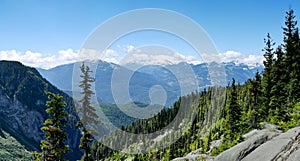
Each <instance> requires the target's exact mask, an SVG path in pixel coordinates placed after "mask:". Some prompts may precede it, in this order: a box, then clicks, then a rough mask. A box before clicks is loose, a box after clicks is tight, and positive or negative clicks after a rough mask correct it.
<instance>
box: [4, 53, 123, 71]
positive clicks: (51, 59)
mask: <svg viewBox="0 0 300 161" xmlns="http://www.w3.org/2000/svg"><path fill="white" fill-rule="evenodd" d="M117 57H118V55H117V53H116V52H115V51H114V50H111V49H108V50H106V51H104V52H96V51H94V50H88V49H83V50H81V53H80V57H79V54H78V52H76V51H74V50H73V49H66V50H59V51H58V53H57V54H55V55H51V56H45V54H42V53H39V52H32V51H29V50H28V51H25V52H23V53H22V52H18V51H16V50H5V51H0V60H11V61H19V62H21V63H23V64H24V65H27V66H31V67H37V68H43V69H50V68H53V67H56V66H59V65H63V64H69V63H74V62H77V61H83V60H95V59H96V60H98V59H99V58H101V59H102V60H104V61H108V62H113V63H117Z"/></svg>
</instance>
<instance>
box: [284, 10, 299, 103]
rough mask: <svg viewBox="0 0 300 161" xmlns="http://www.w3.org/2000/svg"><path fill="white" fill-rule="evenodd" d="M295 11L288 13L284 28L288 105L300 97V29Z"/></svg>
mask: <svg viewBox="0 0 300 161" xmlns="http://www.w3.org/2000/svg"><path fill="white" fill-rule="evenodd" d="M295 18H296V16H295V15H294V10H293V9H291V10H290V11H289V12H286V17H285V19H286V21H285V25H286V26H285V27H284V28H283V34H284V44H283V45H284V49H285V66H286V68H285V69H287V72H286V73H285V75H286V78H287V81H286V83H287V84H288V92H289V95H288V103H289V102H290V101H294V103H295V102H296V101H297V100H298V99H299V97H300V91H299V90H300V83H299V80H300V79H299V78H300V65H299V61H300V60H299V59H300V49H299V47H300V45H299V43H300V42H299V29H298V27H297V21H296V20H295Z"/></svg>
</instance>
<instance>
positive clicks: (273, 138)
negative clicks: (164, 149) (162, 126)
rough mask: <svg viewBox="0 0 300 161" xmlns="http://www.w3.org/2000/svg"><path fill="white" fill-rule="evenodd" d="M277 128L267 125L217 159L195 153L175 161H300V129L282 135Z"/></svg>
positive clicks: (252, 132) (296, 128)
mask: <svg viewBox="0 0 300 161" xmlns="http://www.w3.org/2000/svg"><path fill="white" fill-rule="evenodd" d="M274 127H275V126H271V125H269V124H266V125H265V128H264V129H262V130H253V131H251V132H249V133H248V134H245V135H244V137H245V138H246V140H245V141H244V142H241V143H239V144H237V145H236V146H234V147H232V148H230V149H228V150H226V151H224V152H223V153H221V154H219V155H218V156H216V157H212V156H208V155H204V154H199V153H198V151H199V150H196V151H193V152H191V153H189V154H188V155H187V156H185V157H182V158H176V159H174V160H176V161H179V160H199V159H200V160H201V159H203V160H207V161H299V160H300V159H299V158H300V127H295V128H293V129H290V130H289V131H287V132H285V133H282V132H281V131H280V130H278V129H277V128H276V127H275V128H274Z"/></svg>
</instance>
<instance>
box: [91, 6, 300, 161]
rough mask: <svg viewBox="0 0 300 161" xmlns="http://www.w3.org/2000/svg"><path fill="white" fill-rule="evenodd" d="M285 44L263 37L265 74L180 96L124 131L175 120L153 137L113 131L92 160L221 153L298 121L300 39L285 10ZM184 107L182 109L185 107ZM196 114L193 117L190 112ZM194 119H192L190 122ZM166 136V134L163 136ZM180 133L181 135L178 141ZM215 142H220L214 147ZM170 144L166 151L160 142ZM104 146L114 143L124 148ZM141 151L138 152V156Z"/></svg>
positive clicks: (93, 148) (154, 128) (95, 148)
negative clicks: (269, 127) (266, 126)
mask: <svg viewBox="0 0 300 161" xmlns="http://www.w3.org/2000/svg"><path fill="white" fill-rule="evenodd" d="M283 36H284V40H283V44H279V45H278V46H277V47H275V44H274V43H273V40H272V39H271V36H270V34H267V37H266V39H265V48H264V49H263V51H264V57H265V61H264V65H265V70H264V71H263V72H262V73H259V72H257V73H256V75H255V77H254V78H252V79H249V80H248V81H247V82H246V83H245V84H243V85H240V84H239V83H238V82H235V80H234V79H232V81H231V84H230V85H228V86H227V87H211V88H208V89H206V90H204V91H201V92H199V93H198V92H196V93H192V94H190V95H187V96H182V97H181V98H180V99H179V100H178V101H177V102H176V103H174V105H173V107H172V108H170V109H164V110H163V111H161V112H160V113H159V114H158V115H156V116H154V117H152V118H150V119H147V120H137V121H135V122H133V123H132V125H130V126H126V127H122V128H121V129H122V130H123V131H127V132H131V133H135V134H148V133H151V132H155V131H158V130H160V129H163V128H164V127H165V126H167V125H168V124H169V123H170V122H172V121H174V120H173V119H174V118H177V116H178V115H181V116H182V117H179V118H182V119H175V123H174V124H172V126H171V127H169V128H168V131H162V132H161V133H160V135H157V134H156V135H155V133H154V136H153V138H155V139H152V140H147V139H145V138H143V137H141V138H139V137H140V135H137V137H138V138H134V137H128V136H127V135H124V133H122V132H118V131H117V132H115V133H112V134H111V135H110V136H107V137H105V138H103V139H102V140H100V141H98V142H97V141H95V142H94V143H93V144H92V146H91V154H90V156H89V157H90V158H91V159H92V160H125V159H126V158H127V159H130V160H171V159H173V158H176V157H181V156H184V155H186V154H188V153H189V152H191V151H193V150H196V149H199V151H200V152H201V153H203V154H209V155H218V154H220V153H221V152H222V151H224V150H226V149H228V148H230V147H232V146H234V145H235V144H237V143H239V142H241V141H243V140H244V137H243V134H245V133H246V132H249V131H250V130H252V129H255V128H259V126H260V124H259V123H260V122H270V123H272V124H276V125H279V126H280V127H281V128H282V129H283V130H288V129H290V128H292V127H295V126H297V125H299V123H300V39H299V29H298V27H297V21H296V19H295V15H294V11H293V10H290V11H288V12H287V13H286V17H285V26H284V27H283ZM182 109H183V110H182ZM190 114H192V115H190ZM191 120H192V121H191ZM164 134H167V135H164ZM177 135H181V137H178V138H179V139H178V140H176V139H174V138H177ZM213 140H220V141H221V144H220V145H219V146H215V147H210V143H211V142H212V141H213ZM173 141H174V143H173V144H169V146H168V147H167V148H165V149H159V147H161V146H162V145H165V144H168V143H172V142H173ZM103 144H105V145H115V144H118V147H121V149H123V152H127V153H123V152H119V151H114V150H111V149H109V148H107V147H106V146H104V145H103ZM135 153H139V154H135Z"/></svg>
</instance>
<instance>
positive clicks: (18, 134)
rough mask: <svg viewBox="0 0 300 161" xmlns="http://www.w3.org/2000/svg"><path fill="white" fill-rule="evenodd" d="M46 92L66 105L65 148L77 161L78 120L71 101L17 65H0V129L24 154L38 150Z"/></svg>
mask: <svg viewBox="0 0 300 161" xmlns="http://www.w3.org/2000/svg"><path fill="white" fill-rule="evenodd" d="M46 91H49V92H53V93H56V94H60V95H62V96H63V97H64V101H66V103H67V107H66V109H67V112H68V113H69V115H68V125H67V133H68V144H69V146H70V147H71V148H72V149H73V151H74V152H73V153H74V154H75V155H72V156H73V157H74V158H78V157H79V156H80V155H81V153H80V152H78V149H77V147H78V144H79V139H80V132H79V130H78V129H77V128H76V126H75V125H76V122H77V120H78V116H77V114H76V110H75V105H74V103H73V100H72V98H70V97H69V96H68V95H67V94H65V93H63V92H62V91H60V90H58V89H57V88H56V87H54V86H53V85H51V84H50V83H49V82H48V81H47V80H46V79H44V78H42V77H41V75H40V74H39V73H38V72H37V71H36V70H35V69H33V68H29V67H26V66H23V65H22V64H21V63H18V62H9V61H0V122H1V124H0V128H2V129H3V130H5V131H7V132H8V133H10V135H12V136H13V137H15V138H16V139H17V140H18V141H19V142H20V143H22V144H23V145H24V146H25V147H26V148H27V149H28V150H30V151H32V150H39V144H40V141H41V140H42V139H43V138H44V134H43V133H42V132H41V130H40V128H41V127H42V125H43V122H44V120H45V119H46V118H47V114H46V113H45V109H46V106H45V103H46V101H47V100H48V99H47V95H46V93H45V92H46ZM70 156H71V155H70ZM73 157H72V158H73Z"/></svg>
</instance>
